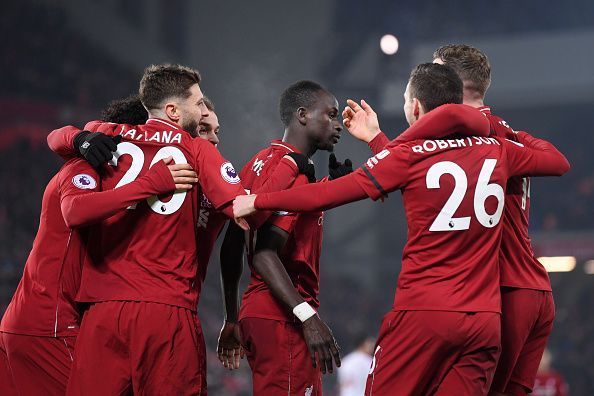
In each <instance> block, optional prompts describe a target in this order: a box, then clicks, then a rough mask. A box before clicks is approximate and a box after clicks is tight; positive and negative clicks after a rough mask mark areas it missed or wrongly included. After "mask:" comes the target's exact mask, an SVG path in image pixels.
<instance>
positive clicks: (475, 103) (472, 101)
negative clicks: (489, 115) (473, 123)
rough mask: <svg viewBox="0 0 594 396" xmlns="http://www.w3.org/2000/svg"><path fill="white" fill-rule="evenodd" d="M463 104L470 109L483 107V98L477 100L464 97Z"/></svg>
mask: <svg viewBox="0 0 594 396" xmlns="http://www.w3.org/2000/svg"><path fill="white" fill-rule="evenodd" d="M464 104H465V105H468V106H471V107H475V108H478V107H483V106H484V105H485V100H484V98H477V97H471V96H467V95H464Z"/></svg>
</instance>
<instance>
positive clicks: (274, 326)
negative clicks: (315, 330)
mask: <svg viewBox="0 0 594 396" xmlns="http://www.w3.org/2000/svg"><path fill="white" fill-rule="evenodd" d="M239 325H240V328H241V336H242V343H243V346H244V348H245V352H246V355H247V359H248V363H249V365H250V368H251V369H252V383H253V394H254V395H266V396H277V395H278V396H286V395H295V396H303V395H311V396H321V395H322V376H321V373H320V369H319V367H318V368H314V367H313V364H312V360H311V355H310V353H309V350H308V348H307V344H306V343H305V339H304V338H303V330H302V329H301V324H297V323H289V322H286V321H278V320H270V319H261V318H244V319H242V320H241V321H240V322H239Z"/></svg>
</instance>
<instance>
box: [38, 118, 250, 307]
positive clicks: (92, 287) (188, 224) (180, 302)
mask: <svg viewBox="0 0 594 396" xmlns="http://www.w3.org/2000/svg"><path fill="white" fill-rule="evenodd" d="M85 129H87V130H91V131H99V132H103V133H106V134H108V135H116V134H119V135H121V136H122V143H120V144H119V145H118V151H117V152H116V153H115V155H114V160H112V162H113V164H112V165H117V166H115V167H112V166H109V167H107V166H106V167H105V169H104V170H105V175H104V176H103V177H102V183H103V188H104V189H112V188H118V187H120V186H123V185H125V184H127V183H130V182H131V181H133V180H135V179H136V178H137V177H138V176H139V175H143V174H144V173H146V171H147V170H148V169H149V167H151V166H152V165H153V164H154V163H155V162H157V161H158V160H161V159H163V158H166V157H168V156H173V158H174V160H175V162H176V163H189V164H190V165H191V166H192V168H193V169H194V170H195V172H196V173H197V174H198V179H199V184H200V188H193V189H192V190H190V191H188V192H185V191H180V192H175V193H174V194H172V195H169V196H166V197H162V196H153V197H150V198H147V199H146V200H143V201H141V202H139V203H138V204H136V205H131V206H130V207H129V208H128V210H126V211H123V212H120V213H118V214H116V215H114V216H112V217H111V218H109V219H107V220H105V221H103V222H102V223H101V224H100V225H98V226H94V227H93V229H92V234H91V236H90V243H89V244H88V255H87V257H86V261H85V265H84V266H83V273H82V280H81V287H80V290H79V293H78V296H77V300H78V301H81V302H101V301H116V300H121V301H146V302H156V303H163V304H169V305H174V306H179V307H183V308H187V309H192V310H194V309H196V306H197V302H198V290H199V288H198V287H197V285H196V282H197V279H199V277H198V274H199V270H198V268H197V257H198V251H197V246H196V241H197V238H198V235H197V227H196V224H197V222H198V217H199V209H200V195H201V193H204V194H205V195H206V196H207V197H208V199H209V201H210V202H212V204H213V206H214V208H215V209H221V208H222V207H223V206H225V205H226V204H228V203H229V202H231V201H232V200H233V199H234V198H235V197H236V196H237V195H241V194H244V190H243V188H242V187H241V184H240V180H239V177H238V176H237V174H236V172H235V170H234V169H233V166H232V165H231V163H230V162H228V161H226V160H225V159H224V158H223V157H222V156H221V154H220V153H219V152H218V151H217V149H216V148H215V147H214V146H213V145H212V144H211V143H210V142H208V141H206V140H203V139H193V138H192V137H191V136H190V134H188V133H187V132H185V131H184V130H182V129H181V128H180V127H179V126H178V125H176V124H173V123H171V122H168V121H164V120H160V119H149V120H148V121H147V123H146V124H144V125H136V126H134V125H117V124H113V123H101V122H92V123H89V124H87V126H85ZM77 133H78V129H77V128H74V127H66V128H65V129H64V128H63V129H62V130H58V131H54V132H52V134H50V136H48V143H49V145H50V147H51V148H52V149H53V150H54V151H56V152H58V153H60V154H61V155H69V154H72V153H73V152H74V150H73V149H72V143H73V140H74V136H75V135H76V134H77ZM224 210H225V213H227V214H230V215H231V208H230V207H229V206H228V205H227V206H226V207H225V208H224ZM198 243H201V242H198Z"/></svg>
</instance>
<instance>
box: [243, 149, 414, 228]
mask: <svg viewBox="0 0 594 396" xmlns="http://www.w3.org/2000/svg"><path fill="white" fill-rule="evenodd" d="M405 150H406V149H404V148H399V147H397V148H396V149H394V150H387V149H386V150H384V151H382V152H380V153H379V154H378V155H376V156H374V157H372V158H370V159H369V160H368V161H367V164H366V165H364V166H362V167H361V168H359V169H357V170H356V171H355V172H353V173H351V174H349V175H346V176H344V177H341V178H339V179H336V180H332V181H328V182H326V183H314V184H308V185H306V186H301V187H296V188H292V189H290V190H286V191H279V192H274V193H268V194H258V195H248V196H241V197H237V198H236V199H235V202H234V212H235V216H236V217H243V216H248V215H250V214H251V213H253V212H254V211H255V210H287V211H290V212H310V211H320V210H329V209H332V208H335V207H337V206H341V205H345V204H347V203H350V202H354V201H359V200H361V199H364V198H367V197H369V198H371V199H373V200H377V199H380V198H383V197H386V196H387V195H388V193H389V192H391V191H394V190H396V189H398V188H400V187H402V185H403V183H404V181H405V180H406V177H407V174H406V171H407V168H408V164H407V153H406V152H405ZM370 164H372V165H373V166H369V165H370Z"/></svg>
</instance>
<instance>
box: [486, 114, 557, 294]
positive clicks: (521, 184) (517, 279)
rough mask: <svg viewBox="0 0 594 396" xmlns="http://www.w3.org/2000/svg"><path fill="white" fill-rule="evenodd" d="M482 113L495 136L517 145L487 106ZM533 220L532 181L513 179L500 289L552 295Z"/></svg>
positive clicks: (507, 204)
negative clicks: (530, 227)
mask: <svg viewBox="0 0 594 396" xmlns="http://www.w3.org/2000/svg"><path fill="white" fill-rule="evenodd" d="M480 110H481V111H482V112H483V114H485V115H486V116H487V118H488V119H489V122H490V123H491V134H492V135H493V136H500V137H505V138H508V139H513V140H515V141H518V139H517V136H516V133H515V132H514V131H513V129H512V128H511V127H510V126H509V125H508V124H507V122H505V121H504V120H502V119H501V118H499V117H497V116H495V115H493V114H491V109H490V108H489V107H487V106H484V107H481V108H480ZM529 217H530V178H529V177H512V178H511V179H509V180H508V181H507V188H506V190H505V210H504V212H503V236H502V238H501V251H500V253H499V267H500V274H501V286H507V287H516V288H521V289H536V290H546V291H551V281H550V280H549V275H548V274H547V270H546V269H545V268H544V267H543V265H542V264H541V263H540V262H539V261H538V260H537V259H536V257H535V256H534V251H533V250H532V245H531V243H530V236H529V235H528V224H529Z"/></svg>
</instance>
